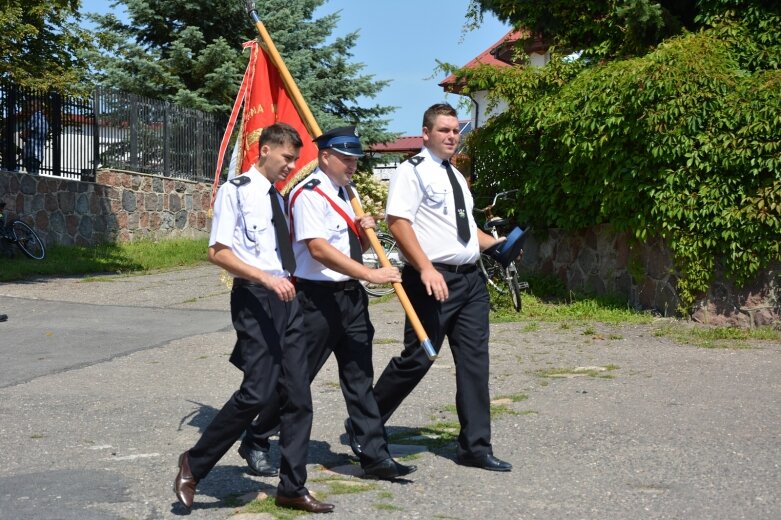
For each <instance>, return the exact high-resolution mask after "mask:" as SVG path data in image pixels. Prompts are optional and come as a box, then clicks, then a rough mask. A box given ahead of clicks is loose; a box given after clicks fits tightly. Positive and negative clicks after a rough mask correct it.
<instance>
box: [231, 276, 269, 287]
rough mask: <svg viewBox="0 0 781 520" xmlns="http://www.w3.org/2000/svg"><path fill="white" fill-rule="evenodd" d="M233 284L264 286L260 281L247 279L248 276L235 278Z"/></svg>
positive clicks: (235, 285) (237, 285)
mask: <svg viewBox="0 0 781 520" xmlns="http://www.w3.org/2000/svg"><path fill="white" fill-rule="evenodd" d="M233 286H234V287H263V286H262V285H261V284H259V283H258V282H252V281H250V280H247V279H246V278H239V277H236V278H234V279H233Z"/></svg>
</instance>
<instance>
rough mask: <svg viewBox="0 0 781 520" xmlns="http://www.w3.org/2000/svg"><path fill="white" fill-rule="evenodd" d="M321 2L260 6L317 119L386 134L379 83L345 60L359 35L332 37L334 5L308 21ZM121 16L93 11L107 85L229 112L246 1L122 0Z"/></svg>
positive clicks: (249, 27)
mask: <svg viewBox="0 0 781 520" xmlns="http://www.w3.org/2000/svg"><path fill="white" fill-rule="evenodd" d="M324 2H325V0H269V1H264V2H260V3H259V5H258V14H259V16H260V18H261V20H263V22H264V25H265V26H266V28H267V30H268V31H269V33H270V35H271V38H272V39H273V41H274V44H275V45H276V47H277V49H278V50H279V52H280V54H281V55H282V57H283V59H284V60H285V63H286V65H287V67H288V69H289V70H290V73H291V75H292V76H293V78H295V80H296V83H297V84H298V87H299V88H300V90H301V93H302V94H303V96H304V98H305V99H306V101H307V103H308V104H309V107H310V109H311V110H312V113H313V114H314V116H315V118H316V119H317V121H318V124H319V125H320V127H321V128H322V129H323V130H325V129H328V128H331V127H333V126H337V125H341V124H358V125H359V129H360V130H361V132H362V135H363V136H364V137H365V141H367V142H377V141H382V140H387V139H388V138H389V137H390V135H389V134H388V133H386V132H385V131H384V130H383V128H384V127H385V125H386V123H387V121H386V120H383V119H382V118H383V117H385V116H387V115H388V114H389V113H390V112H391V111H392V110H393V107H388V106H379V105H376V104H374V105H372V104H368V102H367V100H370V99H371V98H372V97H374V96H375V95H376V94H377V93H378V92H379V91H380V90H381V89H382V88H384V87H385V86H386V85H387V83H388V82H387V81H382V80H375V79H374V78H373V77H372V76H371V75H366V74H362V73H361V71H362V69H363V68H364V65H363V64H361V63H351V62H350V61H349V59H350V57H351V56H352V55H351V54H350V49H351V48H352V47H354V46H355V44H356V42H357V40H358V33H357V32H352V33H349V34H347V35H346V36H342V37H335V38H331V33H332V32H333V30H334V28H335V27H336V24H337V22H338V20H339V15H338V13H334V14H330V15H327V16H324V17H322V18H320V19H318V20H313V16H314V11H315V10H316V9H317V8H318V7H320V6H321V5H322V4H323V3H324ZM114 5H115V6H120V5H123V6H124V7H125V9H126V11H127V13H128V21H127V22H123V21H122V20H120V19H119V18H118V17H116V16H115V15H113V14H109V15H91V17H92V18H93V19H94V20H95V21H96V22H97V23H98V25H99V27H100V31H99V34H98V38H99V41H100V44H101V47H102V53H101V55H100V56H95V57H94V59H95V63H96V68H97V69H98V70H99V76H98V77H99V81H100V82H101V83H102V84H104V85H107V86H111V87H114V88H118V89H121V90H124V91H129V92H133V93H136V94H139V95H144V96H148V97H152V98H157V99H164V100H167V101H171V102H174V103H176V104H179V105H182V106H186V107H190V108H195V109H199V110H204V111H207V112H221V113H227V112H228V111H229V110H230V107H231V105H232V102H233V99H234V97H235V95H236V92H237V91H238V87H239V83H240V81H241V77H242V74H243V73H244V69H245V68H246V63H247V58H248V53H247V52H242V43H243V42H245V41H247V40H251V39H254V38H256V37H257V32H256V30H255V27H254V26H253V24H252V22H251V21H250V19H249V16H248V15H247V13H246V11H245V10H244V9H245V8H244V4H243V3H242V2H238V1H236V0H121V1H120V2H117V3H116V4H114Z"/></svg>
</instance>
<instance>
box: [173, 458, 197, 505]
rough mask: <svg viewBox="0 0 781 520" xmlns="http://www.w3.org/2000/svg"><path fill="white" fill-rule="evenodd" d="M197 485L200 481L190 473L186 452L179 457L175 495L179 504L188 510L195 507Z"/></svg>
mask: <svg viewBox="0 0 781 520" xmlns="http://www.w3.org/2000/svg"><path fill="white" fill-rule="evenodd" d="M196 484H198V481H197V480H195V478H194V477H193V474H192V472H191V471H190V458H189V456H188V455H187V452H186V451H185V452H184V453H182V454H181V455H180V456H179V473H177V474H176V480H174V493H176V498H178V499H179V502H181V503H182V505H183V506H184V507H186V508H187V509H190V508H191V507H193V499H194V498H195V486H196Z"/></svg>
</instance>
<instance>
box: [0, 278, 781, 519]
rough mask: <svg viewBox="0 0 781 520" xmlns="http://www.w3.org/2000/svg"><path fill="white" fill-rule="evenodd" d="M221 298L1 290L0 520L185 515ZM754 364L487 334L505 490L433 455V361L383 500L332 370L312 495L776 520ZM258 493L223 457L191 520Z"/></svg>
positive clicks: (379, 354)
mask: <svg viewBox="0 0 781 520" xmlns="http://www.w3.org/2000/svg"><path fill="white" fill-rule="evenodd" d="M227 297H228V293H227V289H225V286H224V285H222V284H221V282H220V281H219V271H218V270H217V269H215V268H213V267H210V266H205V267H201V268H197V269H187V270H177V271H171V272H167V273H159V274H152V275H146V276H132V277H108V278H106V279H103V280H102V281H89V282H86V281H82V280H79V279H58V280H48V281H41V282H35V283H28V284H5V285H2V286H0V309H2V310H3V312H7V313H8V314H9V315H10V319H9V321H8V322H7V323H2V324H0V334H1V335H0V349H1V350H0V353H2V356H3V363H2V364H0V377H1V378H2V379H0V381H1V382H2V383H1V384H0V454H2V457H0V519H9V520H10V519H13V520H17V519H50V518H57V519H63V520H71V519H73V520H75V519H85V518H86V519H93V518H94V519H101V520H102V519H157V518H176V517H178V516H180V515H182V514H183V511H182V509H181V508H180V507H179V506H178V505H177V504H176V501H175V498H174V496H173V493H172V492H171V482H172V479H173V477H174V475H175V473H176V458H177V456H178V454H179V453H180V452H181V451H183V450H184V449H186V448H187V447H189V446H190V445H192V444H193V443H194V442H195V440H196V439H197V438H198V435H199V433H200V431H202V429H203V428H204V427H205V425H206V424H208V422H209V421H210V420H211V418H212V417H213V415H214V413H215V411H216V410H217V409H218V408H219V407H221V406H222V404H223V403H224V402H225V400H226V399H227V398H228V397H229V396H230V394H231V393H232V392H233V391H234V390H235V389H236V387H237V386H238V384H239V381H240V373H239V372H238V371H237V370H235V369H234V368H233V367H232V366H231V365H230V364H229V363H228V361H227V358H228V355H229V354H230V351H231V349H232V346H233V333H232V330H231V329H230V327H229V319H228V302H227ZM371 312H372V318H373V321H374V324H375V327H376V328H377V333H376V341H375V347H374V357H375V368H376V372H377V373H379V372H380V371H381V370H382V368H384V366H385V364H386V363H387V361H388V359H389V358H390V357H391V356H392V355H394V354H395V353H397V352H398V351H399V350H400V348H401V344H400V343H399V338H400V336H401V327H402V321H403V315H402V313H401V312H400V310H399V305H398V303H397V302H395V301H390V302H387V303H382V304H377V305H372V308H371ZM751 346H752V348H747V349H703V348H697V347H694V346H690V345H680V344H677V343H675V342H674V341H673V340H672V339H671V338H670V337H669V336H666V335H660V334H659V333H658V332H657V329H656V325H643V326H636V325H632V326H629V325H627V326H607V325H603V324H598V323H590V324H574V325H571V326H569V327H562V326H561V325H559V324H546V323H541V324H536V325H533V324H530V323H528V322H522V323H512V324H495V325H493V326H492V342H491V349H492V374H491V383H490V384H491V394H492V396H493V397H494V399H495V402H494V417H493V440H494V450H495V453H496V455H497V456H499V457H500V458H503V459H506V460H509V461H511V462H512V463H513V464H514V466H515V468H514V470H513V471H512V472H511V473H509V474H495V473H488V472H484V471H481V470H477V469H471V468H464V467H461V466H458V465H456V464H455V463H454V462H453V458H454V455H455V450H454V448H453V444H452V443H447V442H444V446H443V447H441V448H436V449H435V448H433V447H432V446H434V445H435V444H436V442H437V439H434V438H433V437H435V436H437V435H439V436H440V440H441V439H442V437H441V436H445V437H446V436H447V435H452V434H453V433H454V432H453V430H449V429H448V428H449V426H448V425H450V424H452V423H453V422H454V421H456V418H455V415H454V412H453V402H454V392H455V388H454V370H455V367H454V365H453V361H452V358H451V357H450V355H449V354H448V352H447V350H445V353H444V354H443V355H442V356H441V358H440V359H439V360H438V361H437V362H436V363H435V364H434V366H433V367H432V369H431V371H430V372H429V374H428V375H427V376H426V378H425V379H424V380H423V382H422V383H421V385H419V387H418V388H417V389H416V390H415V391H414V392H413V393H412V394H411V395H410V396H409V398H408V399H407V400H406V401H405V402H404V404H403V405H402V406H401V407H400V408H399V410H398V411H397V412H396V414H395V415H394V416H393V417H392V418H391V421H390V423H389V433H390V435H391V437H392V438H393V439H396V440H397V442H396V443H394V444H393V446H392V451H394V452H396V453H397V454H400V455H403V454H410V453H411V454H412V455H409V456H410V457H411V458H413V459H414V463H415V464H417V465H418V467H419V469H418V471H417V473H414V474H413V475H411V477H412V478H411V479H409V480H405V481H400V482H396V483H389V482H374V481H364V480H361V479H359V478H356V477H355V475H356V474H359V473H360V471H359V470H358V469H357V467H356V465H355V461H354V459H353V458H352V457H351V456H350V450H349V447H347V446H346V445H345V441H346V439H345V436H344V433H343V432H342V426H341V425H342V421H343V419H344V417H345V409H344V404H343V400H342V397H341V392H340V390H339V387H338V382H337V376H336V367H335V365H334V363H333V362H332V361H329V363H328V364H326V366H325V368H324V369H323V371H322V372H321V374H320V375H319V376H318V378H317V379H316V380H315V381H314V383H313V385H314V386H313V396H314V406H315V424H314V430H313V434H312V442H311V449H310V462H311V464H310V467H309V469H310V480H309V485H310V489H312V490H313V491H315V492H316V493H319V494H320V496H323V495H328V499H329V500H330V501H332V502H334V503H335V504H336V506H337V510H336V512H335V513H334V514H332V515H331V516H330V517H329V518H336V519H365V518H389V519H396V518H443V519H444V518H449V519H473V518H497V519H499V518H501V519H505V518H508V519H510V518H512V519H514V518H534V519H536V518H539V519H571V518H583V519H634V518H638V519H640V518H642V519H649V518H650V519H668V518H676V519H677V518H680V519H687V520H691V519H729V520H733V519H740V518H745V519H768V520H771V519H772V520H775V519H778V518H781V437H780V436H779V432H781V405H780V404H779V403H780V402H781V399H780V398H781V378H779V374H781V345H779V344H778V343H772V342H757V343H754V344H752V345H751ZM420 429H424V433H426V435H424V436H423V437H416V438H414V436H415V435H418V433H419V430H420ZM411 437H413V438H412V439H411V440H409V439H410V438H411ZM402 438H406V439H408V440H407V441H404V443H402V441H400V440H399V439H402ZM445 440H446V439H445ZM410 443H411V445H409V444H410ZM427 448H431V449H427ZM273 453H274V454H275V455H276V449H274V450H273ZM326 468H328V469H326ZM275 486H276V481H275V479H270V478H258V477H254V476H250V475H248V474H247V473H246V472H245V471H244V465H243V461H242V460H241V459H240V458H239V457H238V455H237V454H236V453H235V450H232V451H230V452H229V453H228V454H227V455H226V457H225V458H224V459H223V460H222V461H221V462H220V464H219V465H218V466H217V467H216V468H215V469H214V471H213V472H212V473H211V474H210V475H209V477H208V478H207V479H205V480H204V481H203V482H202V483H200V485H199V487H198V495H197V496H196V507H195V508H194V509H193V511H192V513H191V514H190V517H191V518H194V519H199V518H203V519H223V518H231V517H233V516H234V515H236V514H237V513H239V512H241V511H242V510H241V509H240V508H241V505H242V504H243V503H245V502H246V501H248V500H250V499H252V498H254V497H256V496H257V495H258V493H273V491H274V489H275ZM345 489H350V490H352V491H353V492H351V493H342V492H343V491H344V490H345ZM237 518H238V517H237ZM241 518H245V519H246V518H247V517H241ZM254 518H269V517H268V516H255V517H254Z"/></svg>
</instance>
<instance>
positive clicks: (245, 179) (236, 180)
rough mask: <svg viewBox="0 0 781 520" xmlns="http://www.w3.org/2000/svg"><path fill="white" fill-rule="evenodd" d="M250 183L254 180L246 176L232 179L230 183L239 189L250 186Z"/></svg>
mask: <svg viewBox="0 0 781 520" xmlns="http://www.w3.org/2000/svg"><path fill="white" fill-rule="evenodd" d="M250 181H252V179H250V178H249V177H247V176H246V175H239V176H238V177H234V178H232V179H231V180H230V183H231V184H233V185H234V186H236V187H237V188H238V187H239V186H244V185H245V184H249V183H250Z"/></svg>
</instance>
